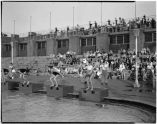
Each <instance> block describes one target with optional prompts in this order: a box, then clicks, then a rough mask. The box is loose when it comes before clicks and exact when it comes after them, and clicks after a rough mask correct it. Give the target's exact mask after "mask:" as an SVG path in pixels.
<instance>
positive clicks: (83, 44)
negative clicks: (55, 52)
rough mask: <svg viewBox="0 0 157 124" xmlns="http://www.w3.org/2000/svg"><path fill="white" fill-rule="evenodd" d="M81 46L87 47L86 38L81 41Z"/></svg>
mask: <svg viewBox="0 0 157 124" xmlns="http://www.w3.org/2000/svg"><path fill="white" fill-rule="evenodd" d="M81 46H86V39H85V38H82V39H81Z"/></svg>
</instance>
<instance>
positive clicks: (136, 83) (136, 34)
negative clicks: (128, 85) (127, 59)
mask: <svg viewBox="0 0 157 124" xmlns="http://www.w3.org/2000/svg"><path fill="white" fill-rule="evenodd" d="M134 35H135V37H136V39H135V47H136V49H135V52H136V64H135V66H136V79H135V85H134V87H140V84H139V82H138V65H137V58H138V57H137V51H138V47H137V38H138V36H139V29H134Z"/></svg>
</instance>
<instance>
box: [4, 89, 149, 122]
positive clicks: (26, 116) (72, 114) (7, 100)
mask: <svg viewBox="0 0 157 124" xmlns="http://www.w3.org/2000/svg"><path fill="white" fill-rule="evenodd" d="M148 119H149V116H148V115H147V114H145V113H143V112H141V111H139V110H137V109H134V108H128V107H124V106H116V105H109V104H108V105H105V106H104V107H103V108H102V107H98V106H96V105H95V103H92V102H85V101H79V100H72V99H59V100H56V99H55V98H53V97H47V96H46V95H45V94H30V95H23V94H20V93H19V92H18V91H16V92H15V91H14V92H12V91H6V92H3V93H2V121H3V122H61V121H64V122H126V121H127V122H144V121H147V120H148Z"/></svg>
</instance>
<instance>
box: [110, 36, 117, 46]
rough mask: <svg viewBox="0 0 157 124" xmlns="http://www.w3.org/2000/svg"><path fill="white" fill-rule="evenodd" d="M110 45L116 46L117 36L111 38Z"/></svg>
mask: <svg viewBox="0 0 157 124" xmlns="http://www.w3.org/2000/svg"><path fill="white" fill-rule="evenodd" d="M110 44H116V35H112V36H110Z"/></svg>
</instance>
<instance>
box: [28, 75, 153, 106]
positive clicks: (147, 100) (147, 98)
mask: <svg viewBox="0 0 157 124" xmlns="http://www.w3.org/2000/svg"><path fill="white" fill-rule="evenodd" d="M28 79H29V81H31V82H32V83H39V82H40V83H44V84H47V85H49V84H50V82H49V81H48V80H49V76H46V75H40V76H29V78H28ZM59 80H60V81H58V82H59V84H61V82H62V84H66V85H73V86H74V90H75V92H76V93H77V92H78V91H79V90H80V89H81V88H84V83H83V81H81V79H80V78H74V77H71V76H66V77H64V79H59ZM93 82H94V83H93V85H94V87H95V88H103V86H102V85H101V84H100V80H96V79H94V80H93ZM133 83H134V82H131V81H128V80H118V79H109V80H108V85H107V87H108V89H109V96H108V97H105V98H104V99H114V100H125V101H131V102H138V103H143V104H147V105H151V106H153V107H156V92H146V91H142V92H139V90H138V88H133V87H132V85H133Z"/></svg>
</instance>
